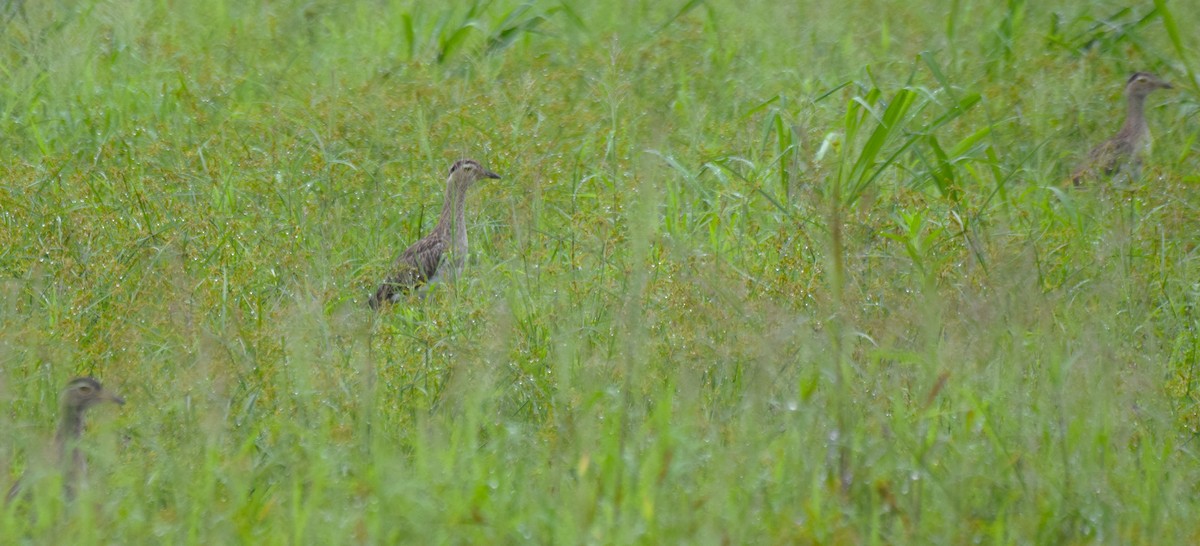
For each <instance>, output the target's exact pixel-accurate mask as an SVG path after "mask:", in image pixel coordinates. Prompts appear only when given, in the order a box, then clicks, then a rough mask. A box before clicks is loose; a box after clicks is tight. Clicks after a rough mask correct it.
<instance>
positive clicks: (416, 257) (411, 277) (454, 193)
mask: <svg viewBox="0 0 1200 546" xmlns="http://www.w3.org/2000/svg"><path fill="white" fill-rule="evenodd" d="M485 178H500V175H498V174H496V173H494V172H492V171H489V170H487V169H485V168H483V167H482V166H480V165H479V163H478V162H476V161H474V160H471V159H461V160H459V161H456V162H455V163H454V165H452V166H451V167H450V176H449V178H447V179H446V198H445V201H443V202H442V214H441V216H439V217H438V223H437V226H435V227H434V228H433V232H432V233H430V234H429V235H428V236H426V237H425V238H424V239H421V240H420V241H417V242H416V243H413V245H412V246H410V247H408V249H407V250H405V251H404V253H403V254H401V255H400V257H399V258H397V259H396V263H395V265H393V266H392V273H391V274H390V275H388V276H387V278H386V280H384V281H383V283H382V284H380V285H379V289H378V290H376V291H375V295H374V296H371V299H370V301H369V303H370V305H371V308H372V309H377V308H379V306H380V305H382V304H384V303H390V302H394V301H398V300H399V299H400V298H401V297H402V296H403V295H404V294H405V293H407V292H409V291H412V290H414V289H417V288H420V287H421V286H422V285H425V284H428V283H435V282H438V281H446V280H449V281H453V280H454V279H456V278H457V277H458V274H459V273H461V272H462V268H463V264H464V263H465V260H466V257H467V223H466V210H465V206H466V200H467V190H469V189H471V186H473V185H474V184H475V183H476V182H478V181H480V180H483V179H485Z"/></svg>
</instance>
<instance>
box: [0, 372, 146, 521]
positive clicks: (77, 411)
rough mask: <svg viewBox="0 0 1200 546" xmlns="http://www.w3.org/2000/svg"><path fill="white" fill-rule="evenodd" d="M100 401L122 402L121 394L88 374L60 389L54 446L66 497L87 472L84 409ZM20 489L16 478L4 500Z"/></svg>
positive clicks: (69, 496)
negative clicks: (81, 444) (81, 441)
mask: <svg viewBox="0 0 1200 546" xmlns="http://www.w3.org/2000/svg"><path fill="white" fill-rule="evenodd" d="M102 402H112V403H115V404H117V405H125V399H124V398H121V397H120V396H117V395H116V394H114V393H113V392H112V391H108V390H105V389H104V387H102V386H100V383H99V382H98V381H96V380H95V379H92V378H90V377H76V378H75V379H72V380H71V381H70V382H68V383H67V386H66V388H64V389H63V391H62V401H61V404H62V416H61V418H60V419H59V422H58V432H56V433H55V434H54V450H55V454H56V455H57V458H58V463H59V464H60V465H62V471H63V492H64V494H65V495H66V497H67V498H68V499H71V498H74V497H75V491H76V490H77V489H78V487H79V483H80V482H81V481H82V480H83V477H84V474H85V473H86V472H87V460H86V459H85V458H84V456H83V451H82V450H81V449H80V448H79V439H80V437H81V436H83V413H84V412H85V411H87V409H88V408H90V407H92V406H95V405H97V404H100V403H102ZM20 492H21V480H17V483H15V484H13V486H12V488H11V489H9V490H8V496H7V497H6V498H5V504H7V503H9V502H12V500H13V499H14V498H16V496H17V495H19V494H20Z"/></svg>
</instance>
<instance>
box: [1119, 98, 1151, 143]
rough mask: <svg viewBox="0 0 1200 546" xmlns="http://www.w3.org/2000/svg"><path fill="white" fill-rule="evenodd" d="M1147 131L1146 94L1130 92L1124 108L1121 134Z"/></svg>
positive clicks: (1136, 133) (1137, 133)
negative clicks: (1123, 122)
mask: <svg viewBox="0 0 1200 546" xmlns="http://www.w3.org/2000/svg"><path fill="white" fill-rule="evenodd" d="M1145 132H1147V125H1146V95H1144V94H1142V93H1132V94H1130V95H1129V101H1128V103H1127V106H1126V109H1125V124H1124V125H1122V126H1121V133H1120V134H1123V135H1130V136H1134V135H1140V134H1142V133H1145Z"/></svg>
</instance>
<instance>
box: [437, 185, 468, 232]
mask: <svg viewBox="0 0 1200 546" xmlns="http://www.w3.org/2000/svg"><path fill="white" fill-rule="evenodd" d="M466 202H467V188H466V187H464V186H459V185H456V184H455V183H454V180H453V179H451V180H449V181H447V182H446V200H445V202H443V203H442V214H441V216H439V217H438V223H437V227H435V228H434V230H435V231H437V232H439V233H441V234H442V235H443V236H447V237H449V236H453V239H452V240H453V241H454V243H455V247H458V246H460V243H459V241H463V242H465V241H466V239H467V223H466Z"/></svg>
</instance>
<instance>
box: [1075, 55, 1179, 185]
mask: <svg viewBox="0 0 1200 546" xmlns="http://www.w3.org/2000/svg"><path fill="white" fill-rule="evenodd" d="M1158 89H1171V84H1169V83H1167V82H1165V81H1163V80H1160V79H1159V78H1158V77H1157V76H1155V75H1153V74H1148V73H1146V72H1136V73H1134V74H1133V76H1130V77H1129V81H1128V82H1126V84H1125V96H1126V112H1125V123H1124V124H1123V125H1121V130H1120V131H1117V134H1116V136H1114V137H1112V138H1110V139H1108V140H1106V141H1104V142H1103V143H1101V144H1100V145H1099V146H1096V147H1095V148H1092V151H1091V152H1089V153H1088V157H1087V160H1086V161H1084V163H1083V164H1082V165H1080V167H1079V168H1078V169H1076V170H1075V172H1074V174H1072V175H1071V181H1072V182H1073V183H1074V184H1075V185H1076V186H1078V185H1080V184H1082V183H1083V182H1084V181H1085V180H1090V179H1094V178H1098V177H1099V175H1101V174H1104V175H1112V174H1116V173H1121V174H1124V175H1127V176H1128V177H1129V180H1130V181H1132V180H1134V179H1136V178H1137V177H1138V176H1140V175H1141V169H1142V155H1143V154H1144V153H1145V151H1146V149H1147V148H1149V147H1150V126H1149V125H1148V124H1147V123H1146V96H1147V95H1149V94H1150V93H1152V92H1154V91H1156V90H1158Z"/></svg>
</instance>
